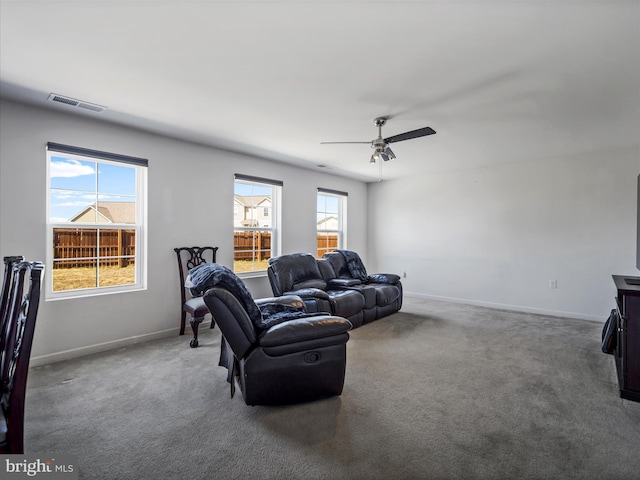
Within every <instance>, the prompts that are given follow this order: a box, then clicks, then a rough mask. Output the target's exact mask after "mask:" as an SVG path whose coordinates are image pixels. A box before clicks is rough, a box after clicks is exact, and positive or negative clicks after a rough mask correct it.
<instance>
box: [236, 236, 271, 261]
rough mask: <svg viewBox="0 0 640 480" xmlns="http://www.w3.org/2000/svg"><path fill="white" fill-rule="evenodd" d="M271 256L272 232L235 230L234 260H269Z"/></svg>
mask: <svg viewBox="0 0 640 480" xmlns="http://www.w3.org/2000/svg"><path fill="white" fill-rule="evenodd" d="M270 256H271V232H260V231H249V232H234V234H233V258H234V260H258V261H260V260H267V259H268V258H269V257H270Z"/></svg>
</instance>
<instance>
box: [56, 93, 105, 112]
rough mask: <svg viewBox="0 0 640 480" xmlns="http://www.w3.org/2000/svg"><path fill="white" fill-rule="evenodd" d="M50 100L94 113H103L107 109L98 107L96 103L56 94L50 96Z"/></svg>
mask: <svg viewBox="0 0 640 480" xmlns="http://www.w3.org/2000/svg"><path fill="white" fill-rule="evenodd" d="M48 100H51V101H52V102H58V103H64V104H65V105H71V106H72V107H78V108H84V109H85V110H91V111H92V112H102V111H103V110H106V108H107V107H103V106H101V105H96V104H95V103H89V102H83V101H82V100H76V99H75V98H70V97H65V96H64V95H58V94H56V93H52V94H51V95H49V98H48Z"/></svg>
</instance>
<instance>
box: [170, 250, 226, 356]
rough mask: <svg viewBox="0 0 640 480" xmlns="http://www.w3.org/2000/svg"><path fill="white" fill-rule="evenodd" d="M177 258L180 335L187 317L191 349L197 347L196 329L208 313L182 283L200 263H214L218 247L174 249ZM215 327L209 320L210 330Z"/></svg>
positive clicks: (200, 299) (201, 300)
mask: <svg viewBox="0 0 640 480" xmlns="http://www.w3.org/2000/svg"><path fill="white" fill-rule="evenodd" d="M173 251H174V252H176V256H177V257H178V272H179V274H180V298H181V304H182V309H181V317H180V335H184V328H185V324H186V316H187V314H188V315H189V324H190V325H191V330H193V339H192V340H191V342H190V343H189V345H190V346H191V348H196V347H197V346H198V328H199V327H200V324H201V323H202V321H203V320H204V316H205V315H206V314H207V313H209V309H208V308H207V306H206V305H205V303H204V300H203V299H202V297H194V296H192V295H191V292H190V291H189V289H188V288H186V287H185V286H184V282H185V280H186V278H187V275H189V270H191V269H192V268H193V267H197V266H198V265H200V264H202V263H215V261H216V252H217V251H218V247H179V248H174V249H173ZM214 326H215V322H214V321H213V318H212V319H211V328H213V327H214Z"/></svg>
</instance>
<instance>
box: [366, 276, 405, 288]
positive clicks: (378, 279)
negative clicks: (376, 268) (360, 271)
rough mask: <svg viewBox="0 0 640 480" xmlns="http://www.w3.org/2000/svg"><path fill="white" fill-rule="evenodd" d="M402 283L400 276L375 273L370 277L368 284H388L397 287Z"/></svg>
mask: <svg viewBox="0 0 640 480" xmlns="http://www.w3.org/2000/svg"><path fill="white" fill-rule="evenodd" d="M399 281H400V275H396V274H395V273H374V274H373V275H369V278H368V279H367V282H368V283H386V284H388V285H395V284H396V283H398V282H399Z"/></svg>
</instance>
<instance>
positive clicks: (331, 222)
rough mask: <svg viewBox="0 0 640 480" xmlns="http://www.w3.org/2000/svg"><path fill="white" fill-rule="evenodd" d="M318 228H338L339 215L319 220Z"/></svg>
mask: <svg viewBox="0 0 640 480" xmlns="http://www.w3.org/2000/svg"><path fill="white" fill-rule="evenodd" d="M318 228H320V229H321V228H325V229H331V230H335V229H337V228H338V217H325V218H323V219H322V220H320V221H319V222H318Z"/></svg>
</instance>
